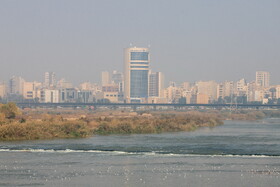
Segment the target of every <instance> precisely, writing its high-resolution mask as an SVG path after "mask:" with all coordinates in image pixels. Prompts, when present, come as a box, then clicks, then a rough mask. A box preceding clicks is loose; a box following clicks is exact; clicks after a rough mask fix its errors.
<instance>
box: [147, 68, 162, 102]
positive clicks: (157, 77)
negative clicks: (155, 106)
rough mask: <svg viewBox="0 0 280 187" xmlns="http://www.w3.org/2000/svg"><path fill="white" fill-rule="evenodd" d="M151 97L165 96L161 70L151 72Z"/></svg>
mask: <svg viewBox="0 0 280 187" xmlns="http://www.w3.org/2000/svg"><path fill="white" fill-rule="evenodd" d="M149 97H164V77H163V73H161V72H154V73H150V74H149Z"/></svg>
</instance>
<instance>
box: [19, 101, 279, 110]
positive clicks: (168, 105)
mask: <svg viewBox="0 0 280 187" xmlns="http://www.w3.org/2000/svg"><path fill="white" fill-rule="evenodd" d="M17 105H18V106H19V107H21V108H37V107H41V108H58V107H61V108H65V107H72V108H79V107H89V108H92V109H97V108H100V107H103V108H104V107H105V108H111V109H116V108H129V107H130V108H132V109H134V110H135V109H137V108H152V109H159V108H166V109H189V108H219V109H222V108H235V109H242V108H252V109H279V108H280V104H178V103H17Z"/></svg>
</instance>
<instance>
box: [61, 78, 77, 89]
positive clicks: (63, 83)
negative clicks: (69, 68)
mask: <svg viewBox="0 0 280 187" xmlns="http://www.w3.org/2000/svg"><path fill="white" fill-rule="evenodd" d="M57 88H59V89H65V88H73V84H72V83H71V82H69V81H66V80H65V79H64V78H63V79H60V80H59V81H58V82H57Z"/></svg>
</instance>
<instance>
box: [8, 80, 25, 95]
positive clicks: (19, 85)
mask: <svg viewBox="0 0 280 187" xmlns="http://www.w3.org/2000/svg"><path fill="white" fill-rule="evenodd" d="M24 82H25V81H24V79H23V78H21V77H16V76H13V77H12V78H11V79H10V80H9V94H17V95H23V83H24Z"/></svg>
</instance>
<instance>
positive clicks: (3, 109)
mask: <svg viewBox="0 0 280 187" xmlns="http://www.w3.org/2000/svg"><path fill="white" fill-rule="evenodd" d="M0 113H2V114H4V115H5V118H7V119H15V117H16V116H17V115H20V114H21V112H20V110H19V108H18V107H17V106H16V104H15V103H7V104H3V105H0Z"/></svg>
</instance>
